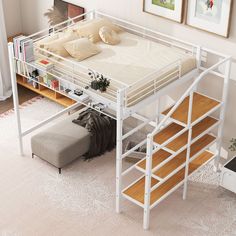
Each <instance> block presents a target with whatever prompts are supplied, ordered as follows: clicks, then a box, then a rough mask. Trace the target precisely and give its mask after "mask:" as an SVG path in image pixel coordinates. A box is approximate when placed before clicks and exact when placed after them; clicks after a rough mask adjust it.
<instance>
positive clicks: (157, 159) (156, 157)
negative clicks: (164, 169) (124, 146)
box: [137, 149, 171, 170]
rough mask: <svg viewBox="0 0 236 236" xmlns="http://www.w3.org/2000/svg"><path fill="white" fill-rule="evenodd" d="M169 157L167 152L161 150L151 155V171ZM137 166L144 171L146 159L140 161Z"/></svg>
mask: <svg viewBox="0 0 236 236" xmlns="http://www.w3.org/2000/svg"><path fill="white" fill-rule="evenodd" d="M170 156H171V154H170V153H169V152H166V151H164V150H163V149H160V150H159V151H157V152H156V153H155V154H153V157H152V169H153V168H154V167H155V166H157V165H159V164H160V163H161V162H163V161H164V160H166V159H167V158H168V157H170ZM137 166H138V167H139V168H141V169H143V170H145V169H146V159H144V160H143V161H141V162H140V163H139V164H138V165H137Z"/></svg>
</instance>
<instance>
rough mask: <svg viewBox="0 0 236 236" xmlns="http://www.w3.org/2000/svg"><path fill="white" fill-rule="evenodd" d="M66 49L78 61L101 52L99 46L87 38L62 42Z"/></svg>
mask: <svg viewBox="0 0 236 236" xmlns="http://www.w3.org/2000/svg"><path fill="white" fill-rule="evenodd" d="M64 48H65V49H66V51H67V52H68V53H69V54H70V55H71V56H72V57H73V58H75V59H77V60H78V61H82V60H84V59H86V58H88V57H91V56H94V55H96V54H98V53H100V52H101V50H100V49H99V47H97V46H96V45H95V44H93V43H92V42H91V41H89V39H87V38H80V39H76V40H74V41H70V42H67V43H65V44H64Z"/></svg>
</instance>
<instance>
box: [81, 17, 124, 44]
mask: <svg viewBox="0 0 236 236" xmlns="http://www.w3.org/2000/svg"><path fill="white" fill-rule="evenodd" d="M103 26H108V27H110V28H111V29H112V30H114V31H116V32H117V33H118V32H120V31H121V29H120V28H119V27H118V26H116V25H114V24H112V22H110V21H109V20H107V19H105V18H97V19H94V20H90V21H88V22H87V23H86V22H84V23H83V24H82V25H80V26H79V27H78V31H77V32H78V34H79V36H80V37H81V38H88V39H89V40H90V41H91V42H93V43H97V42H99V41H101V38H100V36H99V29H100V28H101V27H103Z"/></svg>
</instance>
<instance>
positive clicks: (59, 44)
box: [44, 33, 78, 57]
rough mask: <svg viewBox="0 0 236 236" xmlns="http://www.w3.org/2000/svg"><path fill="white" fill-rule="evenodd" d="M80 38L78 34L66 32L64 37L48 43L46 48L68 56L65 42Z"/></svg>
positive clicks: (62, 55)
mask: <svg viewBox="0 0 236 236" xmlns="http://www.w3.org/2000/svg"><path fill="white" fill-rule="evenodd" d="M77 38H78V35H77V34H74V33H72V34H68V35H67V34H66V35H65V36H64V37H62V38H59V39H57V40H54V41H52V42H49V43H46V44H45V45H44V48H45V49H46V50H48V51H50V52H52V53H55V54H57V55H59V56H61V57H68V56H69V53H68V52H67V51H66V49H65V48H64V44H65V43H67V42H69V41H72V40H75V39H77Z"/></svg>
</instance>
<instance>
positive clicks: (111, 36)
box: [99, 26, 120, 45]
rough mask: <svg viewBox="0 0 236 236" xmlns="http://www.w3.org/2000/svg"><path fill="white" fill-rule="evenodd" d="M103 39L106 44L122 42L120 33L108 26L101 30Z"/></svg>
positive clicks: (100, 33)
mask: <svg viewBox="0 0 236 236" xmlns="http://www.w3.org/2000/svg"><path fill="white" fill-rule="evenodd" d="M99 35H100V37H101V39H102V41H103V42H104V43H106V44H110V45H116V44H119V43H120V37H119V35H118V34H117V33H116V32H115V31H114V30H112V29H111V28H110V27H108V26H103V27H102V28H100V30H99Z"/></svg>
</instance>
